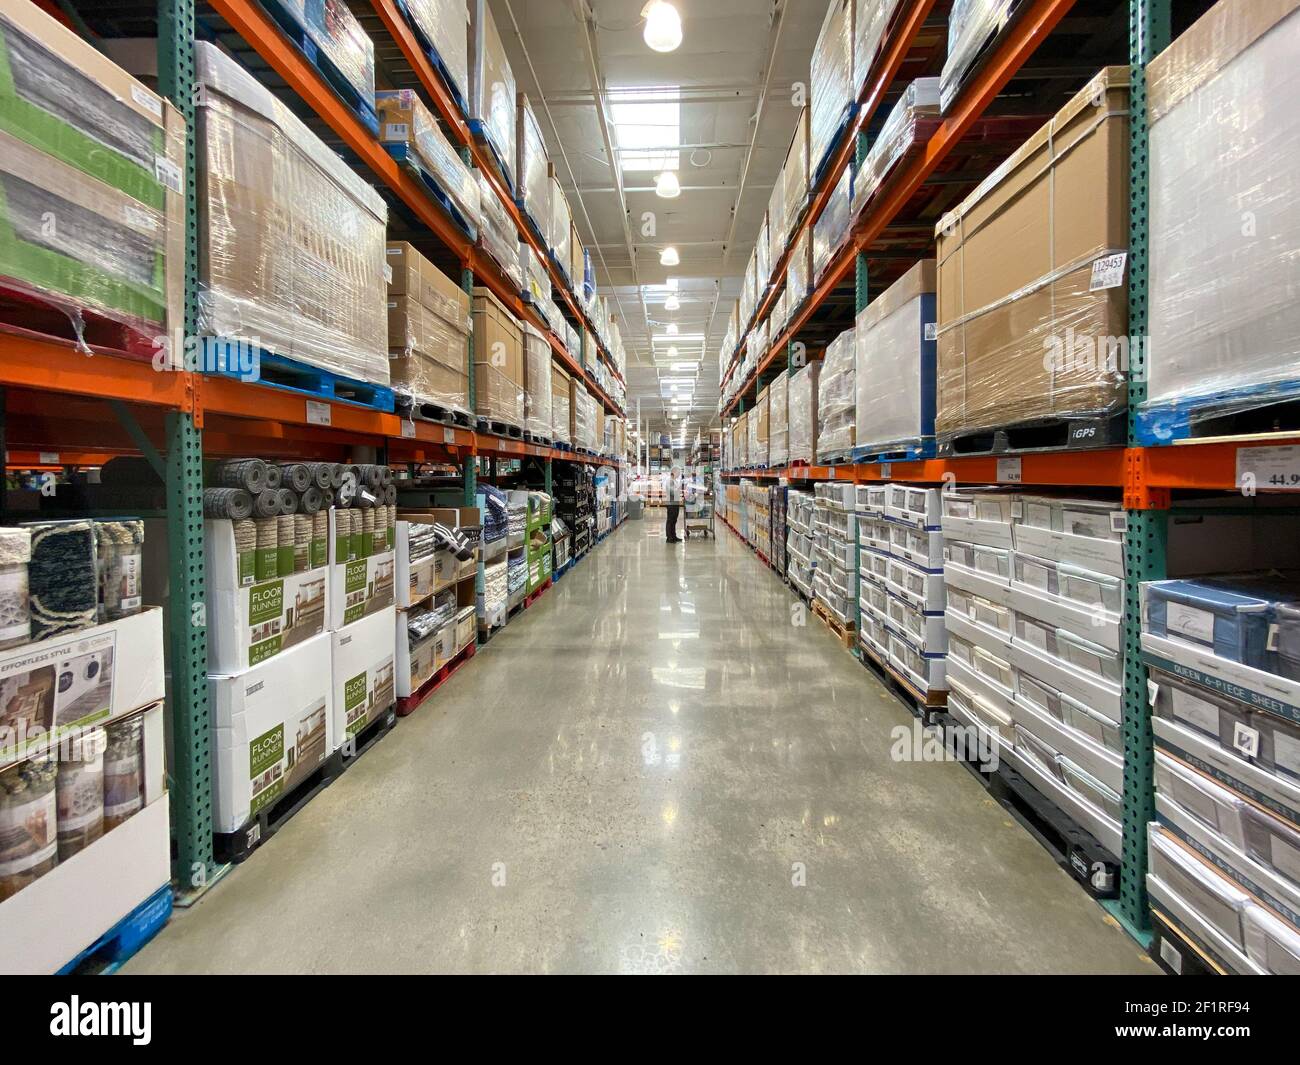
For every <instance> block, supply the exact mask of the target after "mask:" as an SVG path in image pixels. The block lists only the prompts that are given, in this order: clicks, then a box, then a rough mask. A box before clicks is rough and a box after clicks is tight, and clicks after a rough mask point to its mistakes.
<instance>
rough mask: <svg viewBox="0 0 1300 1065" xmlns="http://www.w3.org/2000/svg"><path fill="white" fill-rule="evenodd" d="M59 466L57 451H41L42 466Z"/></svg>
mask: <svg viewBox="0 0 1300 1065" xmlns="http://www.w3.org/2000/svg"><path fill="white" fill-rule="evenodd" d="M58 464H59V453H58V452H57V451H42V452H41V465H42V466H57V465H58Z"/></svg>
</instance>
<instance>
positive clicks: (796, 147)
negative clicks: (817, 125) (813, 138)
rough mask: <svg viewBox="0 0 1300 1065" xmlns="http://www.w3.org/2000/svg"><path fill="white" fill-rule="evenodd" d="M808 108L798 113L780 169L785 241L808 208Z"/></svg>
mask: <svg viewBox="0 0 1300 1065" xmlns="http://www.w3.org/2000/svg"><path fill="white" fill-rule="evenodd" d="M808 151H809V149H808V108H806V107H805V108H802V109H801V110H800V111H799V118H798V120H797V121H796V122H795V127H794V137H793V138H791V140H790V147H789V149H788V150H787V151H786V156H785V166H784V167H782V169H781V181H782V184H783V185H784V187H785V192H784V197H783V198H784V200H785V227H784V228H785V232H786V240H787V241H788V240H789V235H790V234H791V233H793V232H794V227H795V224H796V223H797V222H798V221H799V219H800V217H802V215H803V212H804V208H806V207H807V206H808V190H809V185H808Z"/></svg>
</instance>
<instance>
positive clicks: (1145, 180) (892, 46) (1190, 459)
mask: <svg viewBox="0 0 1300 1065" xmlns="http://www.w3.org/2000/svg"><path fill="white" fill-rule="evenodd" d="M1073 4H1074V0H1025V3H1024V4H1023V5H1022V9H1021V13H1020V15H1019V16H1018V17H1017V20H1016V21H1015V22H1013V23H1012V25H1010V26H1009V27H1008V28H1007V29H1006V30H1005V31H1004V33H1003V34H1002V36H1001V38H1000V39H999V40H998V42H997V43H996V44H995V45H994V47H993V48H992V49H991V52H990V55H989V56H988V58H987V60H986V62H985V63H984V64H983V66H982V67H981V68H980V70H979V71H978V72H976V73H975V74H974V75H973V76H972V77H971V78H970V80H969V82H968V84H967V85H966V86H965V87H964V88H963V90H962V92H961V95H960V97H959V98H958V100H957V101H956V102H955V104H954V106H953V108H952V109H951V110H950V112H949V114H948V115H947V116H946V118H945V120H944V121H943V123H942V125H941V126H940V128H939V130H938V131H937V132H936V133H935V135H934V137H933V138H932V139H931V140H930V141H929V143H928V144H927V145H926V147H925V149H924V150H923V151H922V152H919V153H917V155H916V156H915V157H912V158H910V159H909V160H908V161H907V162H906V163H905V164H904V165H903V167H902V168H901V172H900V173H899V174H897V175H896V178H895V179H894V180H892V181H891V183H890V185H889V186H888V187H887V188H886V189H885V190H884V194H883V195H882V196H880V197H879V198H878V199H877V200H876V201H875V202H874V203H872V204H870V205H869V206H868V208H867V209H866V210H865V211H864V212H863V216H862V217H861V218H859V219H858V220H857V221H856V222H855V223H854V227H853V229H852V231H851V235H850V238H849V239H848V241H846V243H845V245H844V247H843V248H842V249H841V250H840V251H839V252H838V253H837V254H836V255H835V256H834V257H833V258H832V261H831V263H830V264H829V265H828V266H827V268H826V271H825V273H824V275H823V277H822V280H821V281H820V282H819V283H818V284H817V286H816V287H815V288H814V290H813V292H812V294H811V296H810V297H809V299H808V300H807V301H806V302H805V303H804V305H803V306H802V307H801V308H800V310H799V311H798V312H797V313H796V314H795V315H794V316H793V317H792V319H791V321H790V324H789V326H788V327H787V328H786V329H785V330H784V331H783V333H782V334H781V335H780V336H779V337H777V338H773V343H772V345H771V347H770V349H769V350H768V351H767V352H766V353H765V354H764V355H763V356H762V357H761V358H760V359H759V361H758V363H757V365H756V367H755V369H754V372H753V373H752V374H751V375H750V377H749V378H748V380H746V381H745V382H744V385H743V387H741V388H739V389H737V391H736V394H735V395H734V396H733V397H732V398H731V400H730V401H729V402H726V403H724V404H723V405H722V406H721V409H720V414H721V415H722V416H723V417H724V419H725V418H726V417H727V416H728V415H731V414H733V413H737V414H738V413H743V412H744V410H745V409H747V406H749V405H752V400H751V401H750V403H749V404H747V402H746V400H747V399H749V398H750V397H754V396H756V395H757V392H758V389H759V388H760V387H761V384H762V382H763V381H764V380H765V379H767V378H770V376H774V375H775V374H776V373H778V372H780V370H781V369H783V368H785V367H786V366H787V365H791V366H793V365H795V364H794V362H793V361H792V358H791V356H792V354H793V347H792V346H793V344H794V340H795V338H796V337H797V336H798V334H799V333H800V331H801V330H802V329H803V328H804V327H805V325H806V324H807V323H808V322H809V320H810V319H811V317H812V316H813V314H814V313H815V312H816V311H817V310H818V308H819V307H820V306H821V305H822V304H823V303H824V302H825V301H826V299H827V297H828V296H829V295H830V294H831V293H832V292H833V291H834V290H835V289H836V288H837V287H838V286H839V285H840V284H841V283H842V282H844V281H846V280H847V279H848V276H849V271H850V270H851V269H852V270H854V278H853V280H854V312H855V314H856V313H857V312H859V311H861V310H862V309H863V308H864V307H865V306H866V304H867V300H868V296H869V293H868V281H869V277H868V269H867V256H866V255H865V254H864V253H863V249H865V248H867V247H868V246H869V245H870V243H871V242H872V241H873V240H875V239H876V238H877V237H878V236H879V235H880V234H881V233H882V232H884V230H885V228H886V227H887V226H888V225H889V224H890V223H891V222H892V221H893V220H894V219H895V217H896V216H897V215H898V213H899V212H900V210H901V209H902V208H903V207H904V206H905V205H906V204H907V202H908V200H909V198H910V197H911V196H912V195H913V194H914V193H915V192H916V191H917V189H919V188H920V186H921V185H922V183H924V181H925V180H926V178H927V177H928V176H929V175H930V174H932V173H933V172H934V170H935V167H936V166H937V165H938V164H939V162H940V161H941V160H942V159H943V157H944V156H945V155H946V154H947V153H948V152H949V151H950V150H951V149H952V148H953V147H954V146H955V145H956V144H957V143H958V142H959V141H960V139H961V137H962V136H963V134H964V133H965V132H966V131H967V130H968V129H969V128H970V126H971V124H972V123H973V122H975V121H976V119H977V118H978V117H979V116H980V115H981V114H982V113H983V111H984V109H985V108H986V107H987V106H988V105H989V103H990V102H991V101H992V100H993V99H994V98H995V97H996V96H997V95H998V93H999V92H1001V91H1002V89H1003V88H1004V87H1005V86H1006V85H1007V84H1008V82H1009V81H1010V79H1011V78H1012V77H1013V76H1014V75H1015V73H1016V72H1017V71H1018V70H1019V68H1020V67H1021V66H1022V65H1023V64H1024V63H1025V62H1026V61H1027V60H1028V59H1029V58H1030V57H1031V56H1032V55H1033V54H1034V51H1035V50H1036V49H1037V48H1038V46H1039V45H1040V44H1041V43H1042V42H1043V41H1044V40H1045V39H1046V38H1047V37H1048V35H1049V34H1050V33H1051V32H1052V30H1053V29H1054V28H1055V27H1056V26H1057V25H1058V24H1059V23H1060V22H1061V20H1062V18H1063V17H1064V16H1065V15H1066V13H1067V12H1068V11H1069V9H1070V8H1071V7H1072V6H1073ZM933 6H934V5H933V3H931V2H926V0H922V2H920V3H916V4H913V5H910V7H909V11H908V14H907V15H906V16H905V17H904V18H903V19H902V21H901V22H900V23H899V24H898V25H897V26H896V27H895V29H894V31H893V35H892V37H891V39H890V40H889V41H888V42H886V45H885V47H884V48H883V50H882V52H881V54H880V56H879V59H878V63H877V69H876V70H874V71H873V72H872V76H871V78H869V79H868V82H867V85H866V88H865V89H864V92H863V96H862V98H861V100H860V101H859V105H860V106H859V113H858V117H857V119H856V120H855V122H854V123H853V124H852V125H851V126H850V132H851V134H852V136H853V137H855V138H856V150H857V153H858V158H859V159H860V158H861V153H862V151H863V147H864V144H865V140H866V134H865V133H864V132H863V131H864V130H865V128H866V126H867V124H868V123H869V122H870V120H871V116H872V114H873V113H874V112H875V111H876V110H877V108H878V107H879V105H880V101H881V99H882V98H883V94H884V92H885V90H886V89H887V88H888V86H889V85H890V83H891V82H892V81H893V80H894V79H895V78H896V77H897V75H898V71H899V69H900V67H901V63H902V58H903V56H905V55H906V53H907V51H908V49H909V48H910V47H911V46H912V43H913V42H914V40H915V38H916V34H917V33H918V32H919V30H920V27H921V26H922V24H923V23H924V21H925V19H926V18H927V17H928V15H929V14H930V12H931V9H932V8H933ZM1127 7H1128V43H1129V62H1130V66H1131V73H1130V84H1131V89H1130V93H1131V115H1130V141H1131V143H1130V237H1129V258H1128V299H1129V331H1130V333H1131V335H1133V336H1145V335H1146V330H1147V311H1148V289H1147V281H1148V269H1147V268H1148V253H1149V245H1148V232H1147V224H1148V191H1149V173H1148V144H1147V141H1148V138H1147V132H1148V131H1147V111H1146V65H1147V63H1148V62H1149V61H1150V60H1151V59H1152V58H1154V57H1155V56H1156V55H1157V54H1159V53H1160V52H1161V51H1162V50H1163V49H1164V48H1165V47H1167V46H1168V45H1169V43H1170V42H1171V40H1172V25H1171V23H1172V19H1171V4H1170V0H1129V2H1128V5H1127ZM851 147H852V144H851V143H846V144H845V145H842V146H841V147H840V149H839V150H838V152H837V153H836V154H835V155H834V156H833V157H832V159H833V161H832V163H831V165H830V166H829V167H828V168H827V170H826V174H825V176H824V177H823V178H822V181H821V183H820V184H819V186H818V188H816V189H815V190H813V191H812V193H811V195H810V207H809V210H808V213H807V215H806V216H805V218H804V220H803V222H802V223H801V224H800V226H799V227H797V228H796V230H795V232H794V233H793V234H792V235H791V236H790V239H789V243H790V245H791V246H793V243H794V241H795V240H796V239H797V238H798V237H799V235H800V234H801V233H802V232H803V231H804V230H809V229H811V227H812V225H813V224H814V222H815V221H816V219H817V217H818V215H819V214H820V211H821V209H822V207H823V206H824V204H825V202H826V200H827V198H828V196H829V194H830V191H831V189H832V188H833V187H834V185H835V182H836V181H837V180H838V179H839V177H841V176H842V174H843V171H844V167H845V166H847V165H849V156H850V154H852V152H851ZM783 264H784V257H783V258H782V260H781V265H783ZM774 276H775V271H774ZM778 290H779V285H774V286H773V287H772V288H771V289H770V290H769V291H768V293H767V294H766V296H765V297H764V299H763V300H760V301H759V309H758V311H757V312H756V313H755V317H754V321H755V322H759V321H762V317H763V315H765V314H766V313H768V311H769V310H770V308H771V306H772V302H773V299H774V297H775V295H776V292H777V291H778ZM742 339H743V337H742ZM1134 350H1135V352H1136V354H1135V355H1134V356H1133V358H1132V362H1131V364H1130V373H1129V381H1128V395H1129V403H1130V416H1129V429H1128V446H1126V447H1115V448H1107V449H1099V450H1091V451H1083V450H1070V451H1057V452H1026V453H1020V454H1009V455H1005V456H998V457H993V456H980V457H974V456H970V457H957V458H946V459H925V460H920V461H911V462H894V463H869V464H847V465H839V466H826V465H813V466H802V465H801V466H792V467H783V468H748V469H733V470H729V471H726V473H725V476H727V477H728V478H729V479H733V480H734V479H735V478H738V477H746V478H753V479H758V480H770V481H773V482H774V483H775V482H779V483H788V484H791V485H796V484H801V483H802V484H811V483H815V482H817V481H822V480H851V481H854V482H856V483H870V482H880V481H890V480H896V481H909V482H916V483H923V484H944V483H959V484H999V483H1001V484H1010V485H1025V486H1040V487H1062V488H1111V489H1115V490H1117V491H1119V492H1121V493H1122V498H1123V506H1124V510H1125V516H1126V522H1127V525H1126V529H1127V532H1126V537H1125V572H1126V582H1125V584H1126V589H1125V591H1126V603H1125V606H1126V610H1125V632H1124V643H1125V651H1126V655H1125V674H1124V722H1123V725H1124V816H1123V853H1122V854H1121V855H1119V856H1118V857H1119V858H1120V862H1121V864H1120V884H1119V897H1118V898H1117V899H1114V900H1106V901H1104V902H1103V905H1104V906H1106V908H1107V909H1108V910H1109V911H1110V912H1111V913H1112V915H1113V916H1114V917H1115V918H1116V919H1117V920H1118V921H1119V922H1120V923H1121V925H1123V927H1124V928H1125V929H1126V930H1127V931H1128V932H1129V933H1130V934H1131V935H1132V936H1133V937H1134V938H1135V939H1137V940H1138V941H1139V942H1141V943H1143V944H1149V942H1150V939H1151V931H1150V930H1151V915H1150V909H1149V905H1148V900H1147V893H1146V871H1147V836H1146V826H1147V823H1148V822H1150V821H1152V820H1153V819H1154V818H1155V795H1154V780H1153V767H1154V753H1153V746H1154V745H1153V737H1152V731H1151V711H1150V706H1149V703H1148V691H1147V670H1146V666H1145V664H1144V662H1143V660H1142V651H1141V610H1140V590H1141V585H1142V583H1143V582H1145V581H1151V580H1160V579H1163V578H1164V577H1165V576H1166V575H1167V571H1166V542H1167V530H1168V521H1169V517H1170V513H1171V506H1172V500H1173V493H1174V492H1183V493H1185V494H1189V495H1190V494H1199V495H1206V494H1212V493H1230V492H1239V491H1240V486H1239V484H1238V480H1237V478H1238V472H1237V471H1238V468H1239V466H1238V453H1239V451H1240V449H1242V448H1246V447H1251V446H1258V445H1259V444H1260V443H1261V442H1266V443H1267V444H1269V445H1271V446H1280V445H1300V435H1297V434H1295V433H1289V434H1288V433H1285V432H1283V433H1271V434H1264V435H1262V436H1242V437H1232V438H1207V439H1195V438H1193V439H1189V440H1186V441H1183V442H1181V443H1179V444H1172V445H1167V446H1161V447H1143V446H1139V445H1138V443H1137V437H1136V435H1135V432H1134V425H1133V413H1132V411H1133V409H1134V408H1136V406H1137V405H1138V404H1140V403H1142V402H1143V401H1144V400H1145V399H1146V395H1147V385H1146V374H1145V366H1144V365H1143V361H1142V360H1143V357H1144V349H1143V348H1142V346H1141V345H1134ZM738 365H739V360H737V361H735V362H733V363H732V366H731V367H729V368H728V370H727V371H726V373H724V375H723V378H722V385H723V387H724V388H725V386H726V385H727V383H728V381H729V380H730V375H731V374H732V373H733V372H735V370H736V367H737V366H738ZM1258 490H1259V491H1260V492H1266V491H1269V490H1270V489H1269V486H1267V485H1259V486H1258Z"/></svg>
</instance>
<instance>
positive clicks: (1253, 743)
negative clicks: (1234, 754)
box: [1232, 722, 1259, 758]
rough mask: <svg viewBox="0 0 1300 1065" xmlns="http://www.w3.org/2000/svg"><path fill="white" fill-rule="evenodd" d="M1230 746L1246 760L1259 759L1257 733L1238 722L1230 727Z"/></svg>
mask: <svg viewBox="0 0 1300 1065" xmlns="http://www.w3.org/2000/svg"><path fill="white" fill-rule="evenodd" d="M1232 745H1233V746H1234V747H1236V748H1237V750H1239V751H1240V752H1241V753H1242V754H1244V755H1245V756H1246V757H1247V758H1257V757H1259V732H1258V731H1257V730H1256V729H1253V728H1251V727H1250V726H1249V725H1243V724H1241V723H1240V722H1237V723H1235V724H1234V725H1233V726H1232Z"/></svg>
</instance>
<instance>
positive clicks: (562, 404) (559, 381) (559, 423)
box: [551, 362, 573, 444]
mask: <svg viewBox="0 0 1300 1065" xmlns="http://www.w3.org/2000/svg"><path fill="white" fill-rule="evenodd" d="M572 384H573V379H572V378H571V377H570V376H569V375H568V374H567V373H565V372H564V371H563V370H561V369H560V367H559V366H557V365H556V364H555V363H554V362H552V363H551V436H552V437H554V438H555V440H556V441H558V442H560V443H565V444H572V443H573V415H572V411H573V397H572V395H571V394H570V389H571V388H572Z"/></svg>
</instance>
